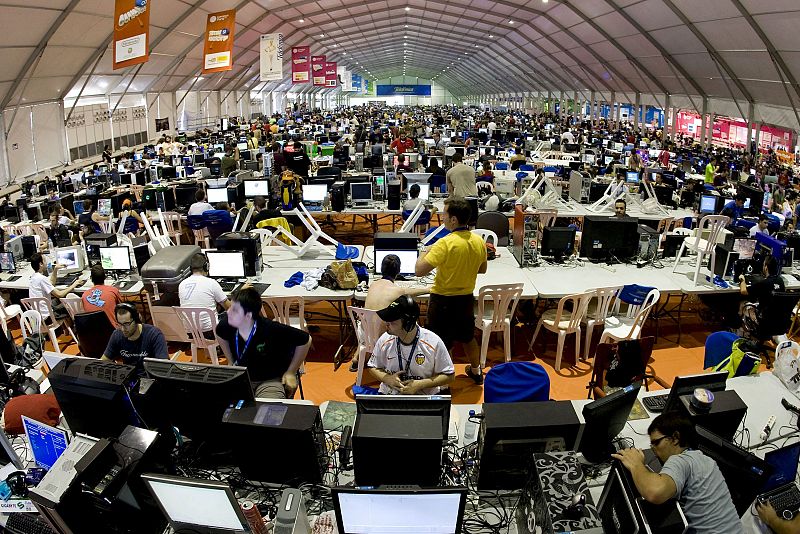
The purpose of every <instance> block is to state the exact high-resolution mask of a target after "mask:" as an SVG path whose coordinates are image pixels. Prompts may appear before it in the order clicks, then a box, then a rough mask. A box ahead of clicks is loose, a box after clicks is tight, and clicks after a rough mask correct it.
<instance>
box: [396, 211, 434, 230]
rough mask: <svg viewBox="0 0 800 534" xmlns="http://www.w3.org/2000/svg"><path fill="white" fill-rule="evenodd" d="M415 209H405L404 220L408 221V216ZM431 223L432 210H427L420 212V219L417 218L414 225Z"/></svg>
mask: <svg viewBox="0 0 800 534" xmlns="http://www.w3.org/2000/svg"><path fill="white" fill-rule="evenodd" d="M412 211H413V210H403V213H402V216H403V220H404V221H407V220H408V218H409V217H410V216H411V212H412ZM430 223H431V212H430V211H428V210H425V211H423V212H422V214H420V216H419V219H417V223H416V224H415V225H414V226H427V225H428V224H430Z"/></svg>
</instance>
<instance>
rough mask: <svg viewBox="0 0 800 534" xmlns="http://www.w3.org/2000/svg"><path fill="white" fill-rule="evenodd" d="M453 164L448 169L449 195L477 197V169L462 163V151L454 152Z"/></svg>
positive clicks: (451, 196)
mask: <svg viewBox="0 0 800 534" xmlns="http://www.w3.org/2000/svg"><path fill="white" fill-rule="evenodd" d="M452 159H453V166H452V167H451V168H450V170H449V171H447V195H448V196H449V197H450V198H453V197H460V198H465V197H477V196H478V186H477V185H475V169H473V168H472V167H470V166H469V165H465V164H464V163H462V160H463V157H462V156H461V154H460V153H458V152H456V153H455V154H453V158H452Z"/></svg>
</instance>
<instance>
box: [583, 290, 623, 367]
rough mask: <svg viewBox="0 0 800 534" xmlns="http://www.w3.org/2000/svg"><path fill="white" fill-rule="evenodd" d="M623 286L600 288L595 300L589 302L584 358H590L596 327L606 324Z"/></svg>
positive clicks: (596, 291)
mask: <svg viewBox="0 0 800 534" xmlns="http://www.w3.org/2000/svg"><path fill="white" fill-rule="evenodd" d="M620 289H622V286H615V287H598V288H597V289H595V290H594V291H595V294H594V298H593V299H592V300H591V301H590V302H589V307H588V308H587V309H586V317H585V319H584V322H585V323H586V340H585V341H584V344H583V358H584V359H587V358H589V350H590V348H591V345H592V335H593V334H594V327H595V326H597V325H600V324H605V320H606V318H607V317H608V316H609V314H610V313H611V304H612V303H613V302H614V299H615V298H616V297H617V294H618V293H619V291H620Z"/></svg>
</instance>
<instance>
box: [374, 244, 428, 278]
mask: <svg viewBox="0 0 800 534" xmlns="http://www.w3.org/2000/svg"><path fill="white" fill-rule="evenodd" d="M390 254H394V255H396V256H397V257H398V258H400V274H401V275H404V276H414V273H415V272H416V265H417V257H418V256H419V252H418V251H416V250H376V251H375V274H383V273H382V272H381V269H382V266H383V259H384V258H385V257H386V256H388V255H390Z"/></svg>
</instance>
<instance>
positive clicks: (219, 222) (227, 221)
mask: <svg viewBox="0 0 800 534" xmlns="http://www.w3.org/2000/svg"><path fill="white" fill-rule="evenodd" d="M203 222H204V223H205V225H206V228H208V234H209V236H211V239H216V238H217V237H219V236H220V235H222V234H224V233H225V232H230V231H231V229H233V218H231V214H230V212H229V211H227V210H208V211H204V212H203Z"/></svg>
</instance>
